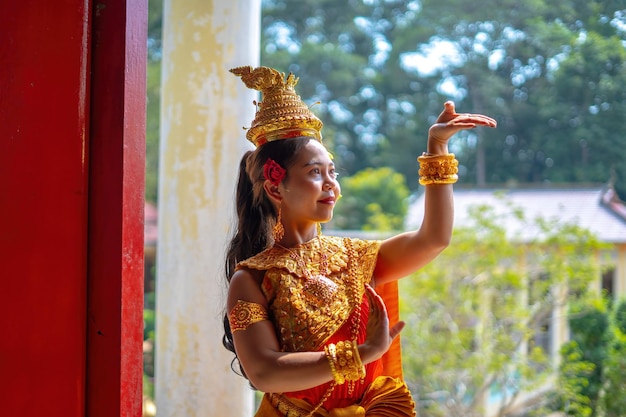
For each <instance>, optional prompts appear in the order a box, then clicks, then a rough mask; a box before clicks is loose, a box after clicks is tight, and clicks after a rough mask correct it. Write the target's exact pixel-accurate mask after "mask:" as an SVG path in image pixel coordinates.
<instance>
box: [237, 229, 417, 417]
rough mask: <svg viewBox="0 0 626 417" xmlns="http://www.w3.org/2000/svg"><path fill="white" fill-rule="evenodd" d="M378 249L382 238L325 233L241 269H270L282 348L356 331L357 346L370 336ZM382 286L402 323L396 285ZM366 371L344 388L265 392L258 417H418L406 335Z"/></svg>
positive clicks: (314, 345) (393, 316) (267, 286)
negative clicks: (404, 357) (404, 348)
mask: <svg viewBox="0 0 626 417" xmlns="http://www.w3.org/2000/svg"><path fill="white" fill-rule="evenodd" d="M379 248H380V242H379V241H366V240H360V239H353V238H339V237H328V236H321V237H318V238H316V239H313V240H311V241H309V242H306V243H303V244H301V245H298V246H296V247H295V248H290V249H287V248H282V247H278V246H274V247H272V248H269V249H267V250H265V251H263V252H261V253H259V254H258V255H256V256H254V257H252V258H250V259H247V260H245V261H243V262H241V263H240V264H239V265H238V266H237V268H250V269H256V270H261V271H265V275H264V279H263V282H262V291H263V293H264V295H265V297H266V298H267V300H268V305H269V309H270V311H269V318H270V319H271V320H272V322H273V324H274V327H275V329H276V335H277V338H278V341H279V344H280V346H281V348H282V350H283V351H285V352H305V351H324V347H325V346H328V345H329V344H334V343H339V342H341V341H345V340H351V339H352V338H353V336H355V335H356V339H357V342H358V343H363V342H364V341H365V339H366V326H367V319H368V316H369V301H368V297H367V296H366V295H365V285H366V284H369V283H371V281H372V276H373V271H374V267H375V266H376V258H377V255H378V250H379ZM376 291H377V292H378V293H379V294H380V295H381V296H382V297H383V299H385V303H386V305H387V309H388V314H389V319H390V323H392V324H393V323H395V322H396V321H397V320H398V317H397V315H398V309H397V285H396V284H395V283H393V284H387V285H384V286H381V287H378V288H376ZM365 370H366V375H365V377H364V378H363V379H359V380H356V381H351V382H349V383H345V384H341V385H338V384H335V383H334V382H332V381H331V382H328V383H326V384H322V385H319V386H317V387H313V388H310V389H307V390H302V391H296V392H285V393H266V394H265V395H264V397H263V402H262V403H261V406H260V407H259V410H258V411H257V413H256V417H270V416H271V417H301V416H302V417H304V416H307V415H311V412H312V411H315V413H314V414H312V415H313V416H316V417H320V416H322V417H339V416H381V417H383V416H390V417H391V416H415V411H414V409H415V405H414V402H413V400H412V398H411V395H410V393H409V391H408V389H407V387H406V385H405V384H404V382H403V381H402V375H401V359H400V352H399V340H396V341H395V342H394V344H393V345H392V348H391V349H390V350H389V351H388V352H387V354H386V355H385V356H384V357H383V358H382V359H380V360H377V361H375V362H372V363H369V364H367V365H366V366H365ZM322 401H323V403H322ZM320 404H321V406H320V407H318V406H319V405H320Z"/></svg>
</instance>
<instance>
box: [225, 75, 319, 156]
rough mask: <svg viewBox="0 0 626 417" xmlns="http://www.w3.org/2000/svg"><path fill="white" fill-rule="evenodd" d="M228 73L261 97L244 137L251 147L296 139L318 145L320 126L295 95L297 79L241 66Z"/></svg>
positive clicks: (313, 115)
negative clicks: (305, 137) (313, 141)
mask: <svg viewBox="0 0 626 417" xmlns="http://www.w3.org/2000/svg"><path fill="white" fill-rule="evenodd" d="M230 72H232V73H233V74H235V75H236V76H239V77H241V80H242V81H243V82H244V84H245V85H246V87H248V88H250V89H254V90H257V91H260V92H261V94H262V98H261V101H260V102H259V103H257V111H256V115H255V118H254V120H253V121H252V126H251V127H250V129H248V132H247V133H246V138H247V139H248V140H249V141H250V142H252V143H253V144H254V145H255V146H257V147H258V146H261V145H263V144H264V143H267V142H272V141H275V140H280V139H287V138H293V137H299V136H308V137H312V138H314V139H316V140H318V141H320V142H321V141H322V126H323V123H322V121H321V120H320V119H319V118H318V117H317V116H315V114H313V112H311V110H310V109H309V107H308V106H307V105H306V104H304V102H303V101H302V100H301V99H300V96H298V95H297V94H296V92H295V86H296V84H297V83H298V78H296V77H295V76H294V75H293V74H292V73H289V76H288V77H287V79H286V80H285V73H281V72H278V71H277V70H275V69H274V68H269V67H258V68H252V67H250V66H244V67H237V68H232V69H231V70H230Z"/></svg>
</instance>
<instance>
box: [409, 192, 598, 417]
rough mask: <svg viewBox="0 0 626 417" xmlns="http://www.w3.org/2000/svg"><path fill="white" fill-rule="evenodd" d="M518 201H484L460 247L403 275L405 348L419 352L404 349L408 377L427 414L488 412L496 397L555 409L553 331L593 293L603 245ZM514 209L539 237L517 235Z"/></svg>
mask: <svg viewBox="0 0 626 417" xmlns="http://www.w3.org/2000/svg"><path fill="white" fill-rule="evenodd" d="M503 198H504V197H503ZM509 207H510V211H509V212H504V213H495V212H494V210H493V209H491V208H489V207H483V206H478V207H476V208H475V209H474V210H473V211H472V221H473V222H472V224H471V225H470V226H467V227H460V228H457V229H455V232H454V236H453V243H452V245H451V246H450V247H448V248H447V249H446V250H445V251H444V252H443V253H442V254H441V255H440V256H439V257H438V258H437V259H436V260H435V261H434V262H432V263H431V264H430V265H428V266H426V267H425V268H424V269H423V270H422V271H420V272H419V273H417V274H415V276H414V277H411V278H410V279H407V280H403V281H402V282H401V283H400V288H401V291H402V300H403V304H402V305H401V310H402V317H403V318H404V320H405V321H406V322H407V327H406V328H405V330H404V331H403V333H402V340H403V348H404V351H405V352H412V353H413V354H412V355H404V370H405V378H406V380H407V382H408V384H409V387H410V389H411V391H412V392H413V393H414V395H415V398H416V399H417V408H418V414H419V415H420V416H423V417H429V416H465V417H471V416H483V415H484V413H485V409H486V407H487V406H488V405H489V407H491V408H492V411H493V408H494V407H495V410H499V411H498V412H499V413H500V414H498V415H500V416H507V415H511V416H512V415H546V414H547V412H546V410H548V407H549V406H550V402H549V400H550V399H551V397H550V396H549V395H546V394H545V393H544V390H545V389H546V387H548V386H549V381H550V378H551V376H552V375H553V369H552V365H551V364H552V363H553V361H554V360H555V358H553V357H551V351H552V346H551V343H550V338H549V335H550V332H549V331H547V330H548V329H549V327H550V325H551V323H552V318H553V314H556V315H559V314H566V311H567V310H566V309H565V308H564V306H565V305H566V304H567V303H569V302H573V301H575V300H586V299H589V298H592V297H593V295H592V294H589V292H588V289H589V282H590V281H591V280H594V279H596V277H597V276H598V273H599V266H598V264H597V258H596V257H595V255H594V254H595V253H596V251H597V250H599V249H600V248H601V247H602V245H601V244H600V243H599V242H598V241H597V239H595V238H594V236H592V235H591V234H590V233H589V232H587V231H585V230H582V229H580V228H578V227H576V226H574V225H572V224H566V223H560V222H558V221H546V220H542V219H532V220H530V219H526V218H525V217H524V214H523V212H521V211H520V210H519V209H518V208H515V207H513V206H511V205H509ZM507 217H508V218H510V217H515V218H517V219H518V220H519V221H520V222H522V224H523V227H522V229H523V233H525V234H528V233H529V232H532V231H534V233H533V235H532V236H533V238H532V239H530V240H528V237H527V236H525V238H524V239H522V237H521V236H515V235H513V236H512V235H511V234H510V231H507V230H505V229H504V227H503V226H502V225H503V224H504V219H506V218H507ZM417 352H419V353H417ZM581 366H583V368H584V369H588V367H587V365H586V364H584V363H583V364H582V365H581ZM532 392H535V393H536V395H535V396H530V397H528V398H526V400H525V401H527V402H526V403H524V401H522V402H521V404H520V403H519V401H520V398H519V397H520V394H521V393H532ZM516 401H518V403H517V405H516V407H517V408H516V411H515V413H516V414H512V413H513V412H512V411H509V407H511V406H512V404H513V403H514V402H516ZM533 413H534V414H533Z"/></svg>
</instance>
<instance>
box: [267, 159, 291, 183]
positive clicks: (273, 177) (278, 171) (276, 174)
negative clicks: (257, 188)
mask: <svg viewBox="0 0 626 417" xmlns="http://www.w3.org/2000/svg"><path fill="white" fill-rule="evenodd" d="M285 174H287V170H285V168H283V167H281V166H280V165H279V164H278V163H277V162H276V161H274V160H273V159H272V158H267V161H265V165H263V176H264V177H265V179H266V180H268V181H269V182H271V183H272V184H274V185H275V186H277V187H278V184H280V182H281V181H282V180H283V178H285Z"/></svg>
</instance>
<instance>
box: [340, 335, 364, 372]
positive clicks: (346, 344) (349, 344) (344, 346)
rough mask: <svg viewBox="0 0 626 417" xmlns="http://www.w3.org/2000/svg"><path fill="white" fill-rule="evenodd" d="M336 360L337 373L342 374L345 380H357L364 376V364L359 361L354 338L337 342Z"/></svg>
mask: <svg viewBox="0 0 626 417" xmlns="http://www.w3.org/2000/svg"><path fill="white" fill-rule="evenodd" d="M336 347H337V362H336V363H335V367H336V368H337V373H339V374H342V375H343V378H344V379H345V380H346V381H358V380H359V379H362V378H364V377H365V366H363V363H362V362H361V357H360V356H359V349H358V344H357V342H356V340H346V341H343V342H338V343H337V345H336Z"/></svg>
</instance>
